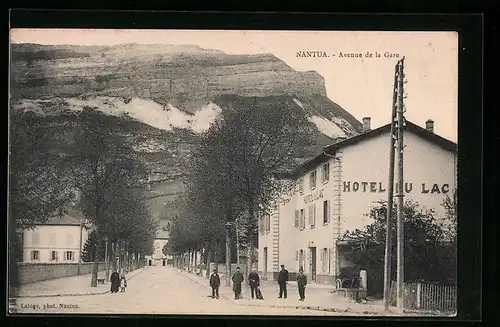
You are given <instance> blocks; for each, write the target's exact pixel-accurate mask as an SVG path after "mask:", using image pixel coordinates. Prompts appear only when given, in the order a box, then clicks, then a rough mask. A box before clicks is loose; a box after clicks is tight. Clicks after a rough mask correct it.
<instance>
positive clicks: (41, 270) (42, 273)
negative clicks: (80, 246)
mask: <svg viewBox="0 0 500 327" xmlns="http://www.w3.org/2000/svg"><path fill="white" fill-rule="evenodd" d="M17 267H18V273H19V281H20V283H21V284H28V283H35V282H41V281H44V280H49V279H56V278H63V277H71V276H76V275H78V263H25V262H22V263H18V264H17ZM93 268H94V263H93V262H84V263H82V265H81V267H80V274H90V273H91V272H92V269H93ZM104 268H105V263H104V262H102V263H99V271H103V270H104Z"/></svg>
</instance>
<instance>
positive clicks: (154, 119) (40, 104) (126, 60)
mask: <svg viewBox="0 0 500 327" xmlns="http://www.w3.org/2000/svg"><path fill="white" fill-rule="evenodd" d="M10 95H11V110H30V111H34V112H36V113H37V114H38V115H40V117H44V118H43V119H44V120H46V121H47V124H50V125H57V124H59V125H60V126H65V128H69V125H68V121H71V119H74V116H75V115H74V114H75V112H78V111H79V110H81V109H82V108H83V107H85V106H90V107H94V108H98V109H99V111H101V112H103V113H104V114H105V115H106V117H108V118H109V124H110V126H113V127H114V128H117V129H119V130H120V133H121V134H122V135H124V136H125V137H129V138H131V139H133V141H134V144H135V147H136V151H137V152H138V153H140V154H141V155H142V156H143V158H144V159H145V161H146V162H148V164H149V166H150V168H151V169H152V171H156V172H159V173H158V174H156V173H152V175H153V176H152V178H153V179H155V180H156V181H157V182H156V183H154V187H153V189H152V190H151V192H152V194H153V195H154V196H159V197H157V198H155V199H154V200H152V203H151V205H152V208H154V211H158V210H160V209H158V208H160V207H162V206H163V205H164V202H165V201H169V199H170V200H172V199H175V198H176V195H175V193H177V192H178V190H177V189H176V188H175V187H173V186H172V185H177V184H176V183H175V181H178V180H179V176H180V175H182V173H183V171H184V170H185V169H184V168H185V164H186V161H188V160H189V156H190V148H191V146H192V145H194V144H196V142H197V135H198V133H200V132H203V131H204V130H206V129H207V128H208V127H209V126H210V123H211V122H212V121H213V119H215V117H216V116H217V115H218V114H219V113H220V112H221V110H224V108H226V107H230V106H232V107H235V106H236V107H238V108H246V107H247V106H248V105H249V104H252V105H257V106H263V107H264V108H269V109H270V110H271V108H273V106H275V105H276V104H277V103H278V104H286V105H287V106H288V107H290V108H291V110H297V111H300V112H303V113H304V115H305V117H307V119H308V121H309V123H310V124H313V125H314V126H315V127H316V131H317V134H316V135H314V136H313V137H314V138H315V139H316V144H315V146H312V147H311V146H308V147H305V148H304V153H303V158H298V159H299V160H303V159H305V158H307V157H308V156H313V155H315V154H317V152H318V151H319V150H320V149H321V148H322V147H324V146H326V145H328V144H331V143H332V142H333V139H335V138H336V137H338V136H352V135H355V134H357V133H359V132H360V131H361V128H362V124H361V123H360V122H359V121H358V120H356V119H355V118H354V117H353V116H352V115H350V114H349V113H348V112H347V111H346V110H344V109H343V108H342V107H340V106H339V105H337V104H336V103H334V102H333V101H331V100H330V99H329V98H328V97H327V96H326V91H325V85H324V80H323V77H322V76H320V75H319V74H318V73H316V72H297V71H295V70H293V69H292V68H291V67H289V66H288V65H286V64H285V63H284V62H283V61H282V60H280V59H278V58H276V57H274V56H273V55H270V54H260V55H228V54H225V53H222V52H220V51H216V50H205V49H201V48H199V47H197V46H172V45H137V44H126V45H119V46H112V47H106V46H92V47H87V46H42V45H36V44H13V45H12V47H11V89H10ZM59 146H61V147H63V146H64V144H61V145H59ZM165 172H166V174H165ZM161 194H170V195H165V196H160V195H161Z"/></svg>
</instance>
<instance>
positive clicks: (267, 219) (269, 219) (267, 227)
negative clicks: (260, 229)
mask: <svg viewBox="0 0 500 327" xmlns="http://www.w3.org/2000/svg"><path fill="white" fill-rule="evenodd" d="M269 231H271V216H270V215H267V216H266V232H269Z"/></svg>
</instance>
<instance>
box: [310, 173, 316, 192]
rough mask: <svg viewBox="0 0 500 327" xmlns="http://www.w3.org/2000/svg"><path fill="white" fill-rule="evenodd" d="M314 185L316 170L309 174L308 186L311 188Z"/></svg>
mask: <svg viewBox="0 0 500 327" xmlns="http://www.w3.org/2000/svg"><path fill="white" fill-rule="evenodd" d="M315 187H316V170H315V171H313V172H311V175H309V188H310V189H311V190H312V189H313V188H315Z"/></svg>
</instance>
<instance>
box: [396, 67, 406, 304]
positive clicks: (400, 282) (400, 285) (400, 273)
mask: <svg viewBox="0 0 500 327" xmlns="http://www.w3.org/2000/svg"><path fill="white" fill-rule="evenodd" d="M404 59H405V58H404V57H403V58H402V59H401V61H400V64H399V72H398V124H397V131H398V137H397V150H398V195H397V196H398V202H397V213H398V220H397V229H398V235H397V237H398V242H397V249H398V253H397V269H398V270H397V308H398V310H399V311H401V312H402V311H403V306H404V217H403V198H404V185H403V183H404V179H403V151H404V143H403V128H404V125H405V122H404V116H403V115H404V77H405V75H404Z"/></svg>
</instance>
